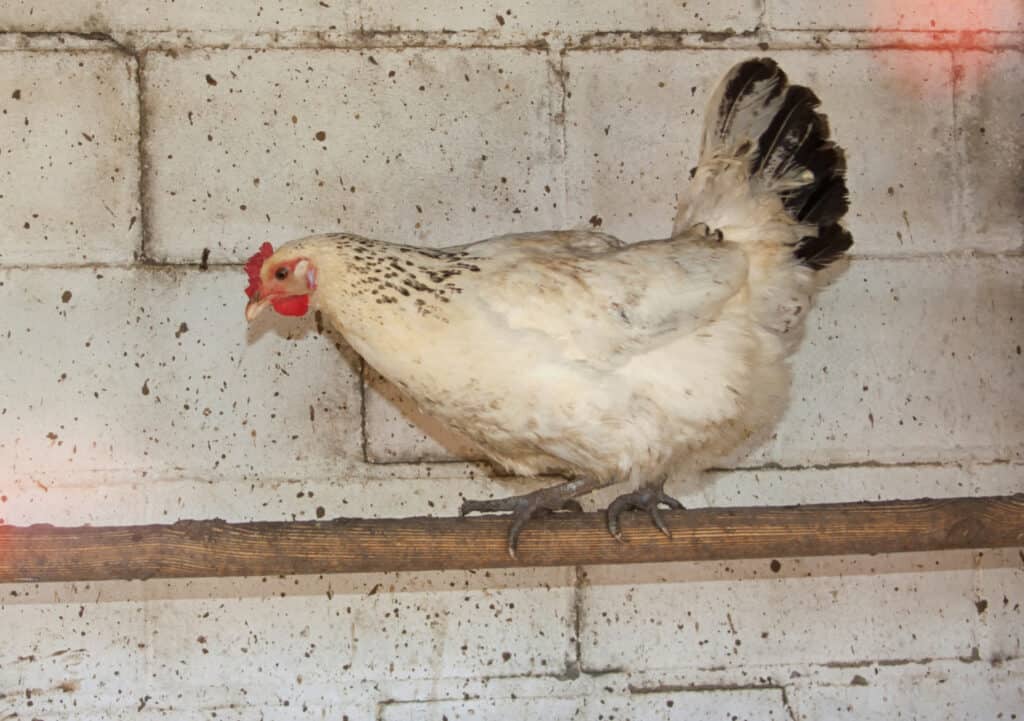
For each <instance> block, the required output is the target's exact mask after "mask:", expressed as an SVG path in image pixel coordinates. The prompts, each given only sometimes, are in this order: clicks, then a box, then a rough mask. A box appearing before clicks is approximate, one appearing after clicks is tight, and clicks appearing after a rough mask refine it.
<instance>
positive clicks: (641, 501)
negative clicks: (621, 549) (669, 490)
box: [608, 488, 684, 543]
mask: <svg viewBox="0 0 1024 721" xmlns="http://www.w3.org/2000/svg"><path fill="white" fill-rule="evenodd" d="M661 504H664V505H666V506H668V507H669V508H672V509H675V510H682V509H683V508H684V506H683V504H682V503H680V502H679V501H677V500H676V499H674V498H673V497H672V496H669V495H667V494H666V493H665V492H664V491H660V490H659V491H654V490H651V489H649V488H647V489H644V490H642V491H634V492H633V493H625V494H623V495H621V496H619V497H618V498H616V499H615V500H614V501H612V502H611V505H609V506H608V532H609V533H611V534H612V535H613V536H614V537H615V540H617V541H621V542H623V543H625V539H624V538H623V537H622V529H621V528H619V516H621V515H622V514H623V512H624V511H629V510H634V509H635V510H638V511H647V513H648V514H650V516H651V520H652V521H653V522H654V525H655V526H656V527H657V528H658V530H659V531H661V532H662V533H664V534H665V535H666V536H668V537H669V538H672V532H671V531H670V530H668V526H666V525H665V519H663V518H662V517H661V511H660V510H659V509H658V506H659V505H661Z"/></svg>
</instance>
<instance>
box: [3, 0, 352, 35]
mask: <svg viewBox="0 0 1024 721" xmlns="http://www.w3.org/2000/svg"><path fill="white" fill-rule="evenodd" d="M352 5H353V4H352V3H350V2H319V1H318V0H299V2H285V3H268V4H258V3H251V2H246V0H227V1H226V2H222V1H219V0H140V2H132V3H122V2H118V1H117V0H95V1H91V0H72V2H65V3H52V2H46V0H9V1H8V2H5V3H4V4H3V5H2V6H0V27H3V28H5V29H6V30H9V31H18V32H46V31H51V32H52V31H63V32H82V33H107V32H124V31H133V30H145V31H161V30H183V31H190V32H194V31H202V30H245V31H250V32H286V31H288V30H317V31H325V30H349V29H352V27H353V26H354V25H353V21H354V18H355V14H356V13H355V10H354V8H353V6H352Z"/></svg>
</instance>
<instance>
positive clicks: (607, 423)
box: [274, 59, 851, 487]
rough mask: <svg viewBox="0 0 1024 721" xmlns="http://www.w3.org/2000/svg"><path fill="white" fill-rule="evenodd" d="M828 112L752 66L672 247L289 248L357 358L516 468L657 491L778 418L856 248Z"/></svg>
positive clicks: (732, 78)
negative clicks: (819, 283) (831, 286)
mask: <svg viewBox="0 0 1024 721" xmlns="http://www.w3.org/2000/svg"><path fill="white" fill-rule="evenodd" d="M816 105H817V98H815V97H814V95H813V93H811V92H810V91H809V90H807V89H806V88H800V87H795V86H788V84H787V81H786V76H785V74H784V73H783V72H782V71H781V70H780V69H778V67H777V66H776V65H775V63H773V62H772V61H770V60H766V59H761V60H752V61H748V62H746V63H743V64H740V65H738V66H736V67H735V68H734V69H733V70H732V71H731V72H730V73H729V75H727V76H726V78H725V80H723V82H722V84H721V86H720V87H719V90H718V91H717V92H716V94H715V95H714V96H712V99H711V102H710V108H709V119H708V128H707V130H706V132H705V135H704V139H703V148H702V156H701V162H700V165H699V167H698V168H697V171H696V173H695V175H694V178H693V180H692V182H691V185H690V188H689V191H688V192H687V193H685V194H684V196H683V199H682V201H681V203H680V208H679V213H678V215H677V217H676V222H675V226H674V229H673V237H671V238H668V239H663V240H652V241H647V242H643V243H636V244H632V245H625V244H623V243H622V242H621V241H619V240H617V239H615V238H613V237H611V236H608V235H605V234H602V233H594V232H586V231H564V232H550V233H534V234H524V235H510V236H501V237H497V238H492V239H490V240H487V241H483V242H480V243H476V244H472V245H467V246H461V247H455V248H447V249H444V250H441V251H430V250H424V249H419V248H414V247H409V246H401V245H392V244H388V243H381V242H377V241H371V240H366V239H363V238H359V237H357V236H352V235H344V234H343V235H326V236H316V237H313V238H307V239H304V240H301V241H296V242H293V243H290V244H288V245H286V246H284V247H283V248H282V249H281V250H279V251H278V253H277V254H275V256H274V258H275V259H277V258H281V259H282V260H285V259H287V258H289V257H302V258H306V259H308V260H309V261H310V262H311V263H312V264H313V266H315V267H316V269H317V278H318V282H319V286H318V288H317V290H316V291H315V293H313V296H312V297H313V303H314V304H315V305H317V306H318V307H319V308H320V309H321V310H322V311H323V313H324V314H325V316H326V317H327V318H328V319H329V321H330V322H331V323H332V324H333V325H334V326H335V327H337V328H338V329H339V330H340V331H341V333H342V334H343V335H344V336H345V337H346V338H347V339H348V341H349V342H350V343H351V344H352V346H353V347H354V348H355V350H356V351H357V352H359V353H360V354H361V355H362V356H363V357H364V358H365V359H366V361H367V362H368V363H369V364H370V365H372V366H373V367H375V368H376V369H377V370H378V371H380V373H382V374H383V375H384V376H385V377H387V378H389V379H390V380H392V381H393V382H395V383H396V384H397V385H398V386H400V387H401V388H402V389H403V390H404V391H405V392H406V393H408V394H409V395H410V396H411V397H412V398H413V399H415V400H416V401H417V402H418V403H419V404H420V406H421V407H422V408H423V410H424V411H426V412H427V413H430V414H433V415H435V416H437V417H439V418H440V419H442V420H444V421H446V422H447V423H449V424H450V425H451V426H452V427H454V428H455V429H457V430H459V431H461V432H462V433H464V434H466V435H467V436H469V437H470V438H472V439H474V440H475V441H476V442H477V443H479V445H480V447H481V448H482V449H483V450H484V451H485V452H486V453H487V454H488V455H489V456H490V457H491V458H492V459H493V460H495V461H496V462H497V463H499V464H501V465H502V466H504V467H505V468H507V469H509V470H510V471H512V472H514V473H518V474H523V475H534V474H538V473H541V472H547V471H554V470H557V471H562V472H564V473H566V474H570V475H574V476H580V477H584V478H587V479H590V480H592V481H595V482H597V483H600V484H608V483H616V482H628V483H630V484H631V485H633V486H640V485H651V486H655V487H660V484H661V482H662V481H664V479H665V478H666V477H668V476H671V475H675V474H679V473H688V472H692V471H695V470H700V469H702V468H705V467H707V466H709V465H711V464H713V463H714V462H716V461H718V460H720V459H721V458H722V457H723V456H724V455H726V454H727V453H729V452H730V451H731V450H732V449H734V448H735V447H736V446H737V445H738V444H740V443H742V442H743V441H744V440H746V439H748V438H750V437H752V436H754V435H755V434H757V433H758V432H759V431H763V430H765V429H768V428H770V427H771V425H772V421H773V420H774V419H775V417H776V415H777V414H778V413H779V412H780V411H781V409H782V407H783V405H784V403H785V399H786V397H787V395H788V386H789V382H788V372H787V367H786V357H787V356H788V355H789V353H790V352H791V351H792V348H793V345H794V343H793V339H794V338H795V337H796V336H797V335H798V333H796V332H795V329H796V328H797V327H798V326H799V324H800V322H801V320H802V318H803V316H804V314H805V311H806V310H807V308H808V306H809V301H810V293H811V291H812V289H813V273H812V271H811V268H818V267H822V266H824V265H826V264H827V263H828V262H830V261H831V260H833V259H834V258H835V257H837V256H838V255H839V254H841V253H842V252H843V251H844V250H845V249H846V248H847V247H849V244H850V242H851V240H850V238H849V234H847V233H846V232H845V231H843V230H842V229H841V228H839V226H838V225H837V224H836V223H837V221H838V219H839V218H840V217H841V216H842V214H843V213H844V212H845V210H846V198H845V192H846V191H845V185H844V184H843V182H842V171H843V167H844V165H843V156H842V151H841V150H840V149H839V148H836V147H835V146H833V145H832V144H831V143H829V142H827V138H828V132H827V121H826V120H825V118H824V117H823V116H820V115H819V114H817V113H815V112H814V107H815V106H816ZM797 161H799V162H797ZM801 163H802V164H803V165H801ZM808 168H814V169H815V170H814V171H812V170H809V169H808ZM698 223H699V224H700V225H697V224H698ZM708 226H710V227H711V228H713V229H717V230H718V231H719V232H717V233H715V234H711V233H709V232H708ZM807 266H810V267H807Z"/></svg>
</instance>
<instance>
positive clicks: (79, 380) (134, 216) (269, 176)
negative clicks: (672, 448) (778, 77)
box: [0, 0, 1024, 721]
mask: <svg viewBox="0 0 1024 721" xmlns="http://www.w3.org/2000/svg"><path fill="white" fill-rule="evenodd" d="M765 3H766V4H765ZM964 5H966V4H964V3H952V4H951V3H944V2H938V1H937V0H908V1H907V2H901V3H880V2H879V3H854V2H848V3H840V4H838V5H836V6H834V7H832V6H828V9H819V8H822V7H824V6H822V4H820V3H818V2H810V1H809V0H808V1H806V2H786V3H783V2H781V1H778V2H776V0H765V2H764V3H763V2H760V1H759V0H729V1H727V2H712V1H711V0H690V1H689V2H687V3H680V2H676V1H674V0H649V1H648V2H642V3H616V2H607V1H604V0H591V1H590V2H581V1H580V0H565V1H562V2H556V1H551V2H541V1H539V0H523V1H522V2H518V3H509V4H508V5H493V4H491V3H486V2H481V1H480V0H465V1H464V2H459V3H455V4H451V3H442V2H438V1H436V0H418V1H417V2H403V1H402V0H380V1H378V2H370V1H369V0H350V1H349V2H340V1H338V0H327V1H326V2H317V1H315V0H273V1H272V2H266V3H263V4H257V3H247V2H242V0H229V1H227V2H211V1H209V0H177V2H174V1H171V0H163V1H161V0H140V1H139V2H135V3H122V2H114V1H113V0H110V1H107V0H103V1H101V2H85V1H84V0H74V1H68V2H64V3H54V2H43V1H41V0H7V1H6V2H4V3H2V4H0V30H2V31H3V32H0V307H2V309H3V312H2V313H0V343H2V346H0V347H2V351H0V383H2V385H0V387H2V395H0V522H3V523H7V524H17V525H23V524H29V523H36V522H47V523H56V524H74V525H77V524H82V523H92V524H110V523H117V524H131V523H144V522H170V521H174V520H177V519H180V518H209V517H214V516H219V517H222V518H226V519H229V520H248V519H260V520H285V519H293V518H294V519H310V518H315V517H318V515H319V514H323V515H324V516H326V517H333V516H340V515H348V516H397V515H412V514H424V513H432V514H438V515H450V514H453V513H454V512H455V511H456V509H457V507H458V504H459V502H460V500H461V499H462V498H463V497H479V496H487V495H491V494H506V493H512V492H517V491H521V490H522V489H523V487H524V486H523V484H522V483H518V482H513V481H510V480H507V479H503V480H493V479H490V478H488V477H487V474H486V472H485V471H484V470H483V469H482V468H481V467H479V466H475V465H473V464H470V463H464V462H456V461H454V460H453V458H454V456H453V455H452V449H453V448H456V449H457V448H458V447H459V443H458V440H457V439H453V438H451V437H445V436H443V435H442V436H441V440H440V441H439V440H438V439H437V437H428V436H426V435H424V434H423V432H422V431H421V430H420V429H419V428H418V427H415V426H412V425H410V423H409V420H408V418H407V417H406V416H403V415H401V413H400V412H399V411H398V410H396V407H395V405H394V403H393V402H392V400H389V398H392V397H393V390H391V389H389V388H387V387H385V386H381V385H380V384H379V383H377V382H374V383H373V385H372V386H371V387H368V388H367V390H366V392H365V405H364V401H363V398H364V392H363V380H362V378H361V376H360V371H359V364H358V360H357V359H355V358H354V356H353V354H352V353H351V351H349V350H348V349H347V348H345V347H344V346H343V345H341V344H339V342H338V339H337V338H335V337H333V336H331V335H329V334H327V333H324V334H321V333H319V332H318V331H317V329H316V327H315V325H314V323H313V322H312V321H310V320H301V321H285V320H283V319H278V321H276V323H275V324H274V325H273V326H272V327H269V328H264V330H263V331H260V332H255V333H254V332H252V331H247V329H246V326H245V323H244V320H243V318H242V307H243V301H244V296H243V294H242V288H243V287H244V285H245V281H244V276H243V274H242V272H241V269H240V267H239V264H240V262H242V261H244V259H245V258H246V257H247V256H248V255H249V254H250V253H251V252H252V251H253V249H254V248H255V247H256V246H257V245H258V243H259V242H261V241H263V240H268V239H269V240H273V241H275V242H277V241H282V240H285V239H287V238H289V237H291V236H294V235H298V234H303V233H306V232H310V231H320V230H335V229H347V230H351V231H355V232H359V233H362V234H367V235H374V236H378V237H382V238H386V239H398V240H406V241H409V240H413V241H415V242H417V243H420V244H423V245H428V246H440V245H446V244H450V243H455V242H460V241H469V240H474V239H478V238H482V237H486V236H489V235H493V234H497V233H501V232H509V231H514V230H528V229H545V228H549V227H573V226H585V225H587V224H588V223H591V222H592V223H595V224H596V223H598V222H600V223H601V227H602V229H603V230H607V231H609V232H612V233H616V234H619V235H621V236H623V237H625V238H627V239H631V240H635V239H640V238H644V237H648V236H649V235H656V234H661V233H665V232H666V231H667V230H668V228H669V225H670V220H671V217H672V215H673V205H674V195H675V192H676V190H677V188H678V187H679V186H680V183H681V179H682V178H684V177H685V176H686V173H687V172H688V170H689V168H690V167H691V166H692V164H693V162H694V158H695V153H696V149H697V137H698V129H699V127H700V123H701V113H702V109H703V104H704V102H705V98H706V96H707V93H708V92H709V90H710V88H711V87H712V85H713V84H714V82H715V81H716V80H717V78H718V77H719V76H720V75H721V74H722V73H723V72H724V71H725V70H726V69H727V68H728V67H729V66H730V65H731V64H732V63H733V62H734V61H736V60H737V59H739V58H743V57H747V56H749V55H751V54H755V53H758V54H761V53H765V54H770V55H772V56H773V57H775V58H777V59H778V60H779V61H780V62H781V63H782V65H783V67H784V68H785V69H786V70H787V72H789V74H790V75H791V77H792V78H793V79H794V80H796V81H798V82H805V83H809V84H811V85H812V86H813V87H814V89H815V90H816V91H817V92H818V93H819V94H820V96H821V97H822V99H823V101H824V104H825V110H826V111H827V112H828V114H829V117H830V119H831V122H832V126H833V129H834V132H835V135H836V136H837V138H838V140H839V141H840V142H841V143H842V144H843V145H844V146H846V148H847V150H848V157H849V164H850V185H851V188H852V196H853V198H852V201H853V207H852V210H851V216H850V227H851V229H852V230H853V232H854V234H855V238H856V245H855V247H854V250H855V253H854V257H853V260H852V262H851V263H850V264H849V267H848V268H847V269H846V270H845V272H843V273H841V274H839V275H838V277H837V278H836V279H835V281H834V283H833V284H832V285H831V286H830V287H828V288H827V289H826V290H825V291H824V292H823V293H822V295H821V298H820V303H819V305H818V307H817V308H816V310H815V311H814V312H813V313H812V315H811V317H810V319H809V323H808V329H807V337H806V340H805V343H804V345H803V347H802V349H801V351H800V352H799V354H798V356H797V357H796V358H795V360H794V362H793V365H794V369H795V375H796V384H795V393H794V397H793V401H792V404H791V407H790V409H789V412H788V413H787V415H786V417H785V419H784V420H783V422H782V423H781V425H780V426H779V428H778V433H777V434H776V435H775V437H774V438H773V439H772V440H771V441H770V442H769V443H767V444H766V445H765V446H764V447H763V448H761V449H759V450H757V451H756V452H754V453H753V454H752V455H750V456H749V457H747V458H745V459H743V460H742V461H741V462H740V464H739V466H740V467H738V468H737V469H736V470H733V471H723V472H720V473H717V474H715V475H714V476H713V477H712V478H710V479H709V482H708V483H707V484H704V485H702V486H700V487H679V488H675V489H671V490H673V491H675V492H677V493H678V494H679V495H680V496H681V498H682V500H683V501H684V502H685V503H688V505H695V506H699V505H706V504H717V505H740V504H772V503H804V502H823V501H836V500H857V499H880V498H900V497H920V496H936V497H938V496H960V495H988V494H998V493H1012V492H1017V491H1020V490H1021V489H1022V482H1021V462H1022V452H1024V412H1022V410H1021V408H1022V400H1024V393H1022V380H1024V359H1022V356H1021V351H1020V347H1021V344H1022V343H1024V293H1022V291H1024V261H1022V256H1021V247H1022V241H1024V146H1022V128H1024V115H1022V109H1024V54H1022V50H1024V6H1022V5H1021V3H1020V2H1019V0H988V1H987V2H983V3H971V4H970V6H971V7H969V8H964ZM872 8H874V9H872ZM870 28H882V29H881V30H879V31H876V32H872V31H871V30H870ZM961 30H971V31H972V32H970V33H963V32H960V31H961ZM974 31H977V32H974ZM321 132H322V133H323V134H324V135H323V136H322V137H323V139H322V140H318V139H317V134H318V133H321ZM598 219H599V220H598ZM207 251H208V252H207ZM204 254H205V255H206V262H205V263H202V264H201V261H202V260H203V257H204ZM311 409H312V410H311ZM364 429H365V437H364ZM608 497H609V496H608V494H606V495H605V496H602V497H599V498H596V499H593V500H592V501H590V504H591V507H596V505H597V504H599V503H602V502H606V501H607V500H608ZM0 553H2V548H0ZM779 560H780V563H779V564H778V566H777V567H776V568H777V570H773V566H772V565H771V564H769V563H768V562H763V561H751V562H736V563H689V564H658V565H651V566H635V567H596V568H579V569H543V570H526V571H514V572H513V571H508V572H505V571H499V572H496V571H491V572H478V573H463V572H448V573H402V574H367V575H356V576H324V577H299V578H254V579H220V580H216V579H213V580H193V581H173V582H170V581H167V582H165V581H147V582H130V583H112V582H111V583H80V584H8V585H0V719H2V720H4V721H7V720H8V719H33V718H45V719H127V718H174V719H211V718H217V719H292V718H295V719H298V718H303V719H305V718H321V719H331V720H333V721H341V720H342V719H350V720H352V721H356V720H357V719H382V720H387V721H402V720H410V721H412V720H416V721H418V720H420V719H443V718H447V719H452V720H454V719H494V720H501V721H513V720H516V719H524V720H532V719H554V720H558V719H586V720H588V721H598V720H602V721H604V720H609V719H617V720H623V719H687V720H691V719H697V720H703V719H708V720H710V719H723V718H727V719H732V718H735V719H781V720H784V721H797V720H801V721H802V720H805V719H806V720H812V719H814V720H819V719H820V720H822V721H831V720H832V719H878V720H880V721H881V720H886V721H888V720H889V719H950V720H953V719H956V720H959V719H1012V718H1024V690H1022V689H1024V661H1022V660H1021V653H1022V648H1021V646H1022V638H1024V632H1022V629H1024V623H1022V613H1021V604H1022V603H1024V573H1022V567H1024V555H1022V553H1021V551H1020V550H1019V549H1008V550H1006V551H986V552H984V553H971V552H951V553H942V554H910V555H894V556H883V557H845V558H831V559H779Z"/></svg>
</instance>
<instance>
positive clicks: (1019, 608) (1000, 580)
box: [974, 484, 1024, 665]
mask: <svg viewBox="0 0 1024 721" xmlns="http://www.w3.org/2000/svg"><path fill="white" fill-rule="evenodd" d="M1016 491H1017V492H1019V491H1020V485H1019V484H1018V486H1017V489H1016ZM1020 554H1021V550H1020V549H1019V548H993V549H989V550H987V551H985V553H984V554H983V555H982V557H981V558H980V559H979V562H978V583H977V587H976V599H975V603H974V605H975V608H976V610H977V612H978V625H979V630H978V636H979V638H978V647H979V651H978V653H979V656H980V657H981V658H982V659H983V660H984V661H987V662H989V663H991V664H994V665H999V664H1002V663H1003V662H1005V661H1007V660H1008V659H1014V658H1016V659H1019V658H1021V657H1022V655H1024V558H1021V556H1020Z"/></svg>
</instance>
